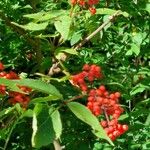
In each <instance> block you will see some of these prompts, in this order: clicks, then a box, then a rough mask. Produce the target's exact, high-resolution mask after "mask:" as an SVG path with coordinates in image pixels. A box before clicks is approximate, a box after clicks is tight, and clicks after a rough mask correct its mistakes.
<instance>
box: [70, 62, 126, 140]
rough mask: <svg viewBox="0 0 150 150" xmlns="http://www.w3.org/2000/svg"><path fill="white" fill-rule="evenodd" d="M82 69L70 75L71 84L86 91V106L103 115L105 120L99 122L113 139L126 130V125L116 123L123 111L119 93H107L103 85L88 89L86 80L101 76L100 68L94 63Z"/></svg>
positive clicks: (96, 113) (98, 114)
mask: <svg viewBox="0 0 150 150" xmlns="http://www.w3.org/2000/svg"><path fill="white" fill-rule="evenodd" d="M82 70H83V71H82V72H81V73H79V74H76V75H74V76H72V81H73V85H75V86H78V87H79V88H81V90H82V91H86V92H87V95H88V98H87V108H88V109H89V110H90V111H91V112H92V113H93V114H94V115H95V116H100V115H104V116H105V118H106V120H102V121H101V122H100V124H101V125H102V127H103V128H104V129H105V131H106V133H107V135H108V136H109V137H110V138H111V140H115V139H116V137H118V136H120V135H121V134H123V133H124V132H126V131H127V130H128V126H127V125H121V124H119V123H118V118H119V117H120V115H121V114H122V113H123V111H124V110H123V108H122V107H121V106H120V105H119V98H120V96H121V94H120V93H119V92H115V93H109V92H108V91H107V90H106V87H105V86H104V85H101V86H99V87H98V88H95V89H88V88H89V87H88V86H87V83H86V81H89V82H90V83H91V82H93V81H94V80H95V79H99V78H102V73H101V68H100V67H99V66H96V65H91V66H90V65H88V64H85V65H84V66H83V69H82Z"/></svg>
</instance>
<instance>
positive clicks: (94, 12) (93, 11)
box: [89, 7, 96, 15]
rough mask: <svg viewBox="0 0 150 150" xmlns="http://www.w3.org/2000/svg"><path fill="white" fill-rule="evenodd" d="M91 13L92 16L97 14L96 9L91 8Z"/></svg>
mask: <svg viewBox="0 0 150 150" xmlns="http://www.w3.org/2000/svg"><path fill="white" fill-rule="evenodd" d="M89 11H90V12H91V14H92V15H94V14H96V9H95V8H93V7H90V8H89Z"/></svg>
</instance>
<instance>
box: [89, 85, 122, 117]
mask: <svg viewBox="0 0 150 150" xmlns="http://www.w3.org/2000/svg"><path fill="white" fill-rule="evenodd" d="M119 97H120V93H119V92H116V93H113V94H109V92H108V91H107V90H106V88H105V86H103V85H101V86H100V87H99V88H98V89H92V90H90V92H89V94H88V103H87V107H88V108H89V109H90V110H91V111H92V112H93V114H94V115H96V116H99V115H100V114H102V113H103V111H104V110H105V111H106V113H107V114H108V115H112V118H113V119H118V117H119V116H120V114H121V113H122V112H123V109H122V108H121V107H120V105H119V104H118V99H119Z"/></svg>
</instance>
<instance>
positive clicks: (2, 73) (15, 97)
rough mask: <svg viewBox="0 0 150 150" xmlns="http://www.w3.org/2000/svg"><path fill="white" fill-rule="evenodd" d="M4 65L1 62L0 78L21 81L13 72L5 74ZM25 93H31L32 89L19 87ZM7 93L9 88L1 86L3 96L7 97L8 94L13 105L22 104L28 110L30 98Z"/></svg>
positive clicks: (12, 92)
mask: <svg viewBox="0 0 150 150" xmlns="http://www.w3.org/2000/svg"><path fill="white" fill-rule="evenodd" d="M4 68H5V67H4V65H3V64H2V63H1V62H0V78H6V79H10V80H15V79H19V76H18V75H17V74H16V73H15V72H13V71H10V72H5V71H3V70H4ZM18 87H19V88H20V89H21V90H22V91H23V92H26V93H28V94H29V93H30V92H31V89H30V88H28V87H25V86H18ZM6 91H7V88H6V86H5V85H3V84H1V85H0V94H1V95H6V94H7V93H8V96H9V102H10V103H11V104H16V103H20V104H21V105H22V107H24V108H26V107H27V105H28V103H29V100H30V98H29V96H27V95H25V94H22V93H19V92H14V91H8V92H6Z"/></svg>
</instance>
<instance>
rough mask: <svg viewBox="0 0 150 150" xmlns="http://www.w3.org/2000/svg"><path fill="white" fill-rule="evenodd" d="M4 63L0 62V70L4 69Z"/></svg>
mask: <svg viewBox="0 0 150 150" xmlns="http://www.w3.org/2000/svg"><path fill="white" fill-rule="evenodd" d="M4 68H5V67H4V65H3V64H2V63H1V62H0V71H3V70H4Z"/></svg>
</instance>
